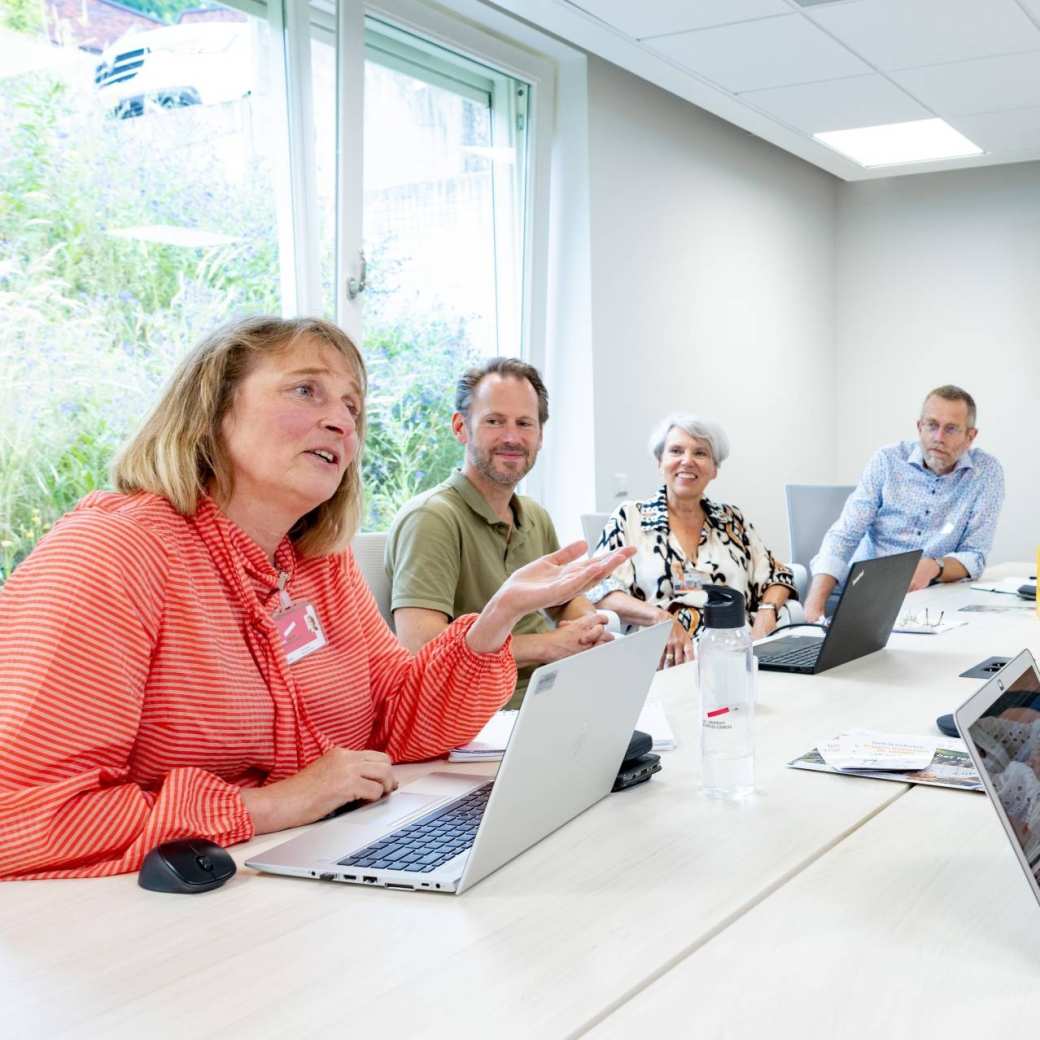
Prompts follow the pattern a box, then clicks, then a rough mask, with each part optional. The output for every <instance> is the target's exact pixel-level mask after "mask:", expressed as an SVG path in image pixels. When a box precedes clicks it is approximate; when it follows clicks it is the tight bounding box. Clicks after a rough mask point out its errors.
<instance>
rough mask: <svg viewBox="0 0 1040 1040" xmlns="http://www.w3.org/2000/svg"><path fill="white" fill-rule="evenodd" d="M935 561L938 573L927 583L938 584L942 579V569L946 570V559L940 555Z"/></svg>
mask: <svg viewBox="0 0 1040 1040" xmlns="http://www.w3.org/2000/svg"><path fill="white" fill-rule="evenodd" d="M935 562H936V563H937V564H939V573H938V574H937V575H936V576H935V577H934V578H932V580H931V581H930V582H929V583H928V584H929V585H938V584H939V582H940V581H942V576H943V571H944V570H946V561H945V559H944V558H943V557H942V556H940V557H939V558H938V559H937V560H936V561H935Z"/></svg>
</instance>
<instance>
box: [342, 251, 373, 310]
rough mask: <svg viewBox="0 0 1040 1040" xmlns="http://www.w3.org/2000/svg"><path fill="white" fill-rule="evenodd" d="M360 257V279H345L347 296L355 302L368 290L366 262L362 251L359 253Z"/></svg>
mask: <svg viewBox="0 0 1040 1040" xmlns="http://www.w3.org/2000/svg"><path fill="white" fill-rule="evenodd" d="M360 256H361V277H360V278H353V277H351V278H348V279H347V296H348V297H349V298H350V299H351V300H356V299H357V298H358V297H359V296H360V295H361V294H362V293H363V292H364V291H365V290H366V289H367V288H368V262H367V261H366V260H365V251H364V250H362V251H361V253H360Z"/></svg>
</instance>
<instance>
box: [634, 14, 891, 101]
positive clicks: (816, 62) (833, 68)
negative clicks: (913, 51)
mask: <svg viewBox="0 0 1040 1040" xmlns="http://www.w3.org/2000/svg"><path fill="white" fill-rule="evenodd" d="M644 46H645V47H647V48H648V49H650V50H653V51H656V52H658V53H660V54H663V55H666V56H667V57H669V58H671V59H672V60H673V61H675V62H676V63H677V64H679V65H682V66H683V67H684V68H687V69H689V70H690V71H691V72H696V73H698V74H699V75H701V76H704V77H706V78H707V79H710V80H713V81H714V82H715V83H718V84H719V85H720V86H722V87H724V88H725V89H726V90H729V91H731V92H733V93H739V92H741V91H744V90H760V89H765V88H767V87H783V86H789V85H791V84H795V83H811V82H814V81H819V80H826V79H839V78H841V77H842V76H855V75H857V74H859V73H866V72H870V71H871V70H870V68H869V67H868V66H866V65H864V63H863V62H862V61H860V60H859V59H858V58H857V57H856V56H855V55H853V54H850V53H849V52H848V51H847V50H846V49H845V48H844V47H842V46H841V45H840V44H838V43H835V42H834V40H832V39H830V38H829V37H828V36H827V35H826V33H823V32H821V31H820V30H819V29H817V28H816V27H815V26H813V25H810V24H809V22H807V21H806V20H805V19H804V18H802V17H801V15H797V14H793V15H787V16H783V17H780V18H763V19H762V20H761V21H757V22H741V23H739V24H737V25H724V26H720V27H719V28H715V29H701V30H699V31H697V32H688V33H681V34H679V35H677V36H661V37H658V38H657V39H654V40H647V41H646V43H645V44H644Z"/></svg>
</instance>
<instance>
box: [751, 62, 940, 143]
mask: <svg viewBox="0 0 1040 1040" xmlns="http://www.w3.org/2000/svg"><path fill="white" fill-rule="evenodd" d="M740 100H741V101H746V102H747V103H748V104H751V105H754V106H755V107H756V108H758V109H761V110H762V111H764V112H767V113H768V114H769V115H772V116H775V117H776V118H777V119H779V120H781V121H782V122H784V123H786V124H787V125H788V126H791V127H794V128H795V129H797V130H804V131H805V133H807V134H815V133H820V132H822V131H825V130H851V129H853V128H855V127H861V126H880V125H881V124H883V123H905V122H908V121H909V120H911V119H929V118H931V116H932V113H931V112H929V111H928V109H927V108H925V107H924V106H923V105H919V104H918V103H917V102H916V101H914V99H913V98H911V97H908V96H907V95H906V94H905V93H904V92H903V91H902V90H900V89H899V87H897V86H895V85H894V84H892V83H890V82H889V81H888V80H887V79H885V77H884V76H881V75H877V74H872V75H870V76H852V77H851V78H849V79H837V80H830V81H828V82H825V83H805V84H802V85H800V86H797V87H777V88H775V89H773V90H752V91H749V92H748V93H745V94H741V95H740Z"/></svg>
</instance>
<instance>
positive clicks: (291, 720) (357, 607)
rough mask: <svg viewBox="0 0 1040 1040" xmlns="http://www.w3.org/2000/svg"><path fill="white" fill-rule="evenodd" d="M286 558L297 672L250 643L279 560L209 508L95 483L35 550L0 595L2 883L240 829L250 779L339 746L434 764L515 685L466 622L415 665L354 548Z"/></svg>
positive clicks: (284, 550)
mask: <svg viewBox="0 0 1040 1040" xmlns="http://www.w3.org/2000/svg"><path fill="white" fill-rule="evenodd" d="M213 531H216V532H218V534H219V536H220V538H221V539H222V544H223V545H224V546H225V547H226V548H227V550H228V551H227V553H226V554H224V555H222V554H221V553H216V552H214V551H213V549H212V538H211V537H209V535H207V532H210V534H212V532H213ZM275 563H276V565H277V566H278V567H279V568H281V569H284V570H286V571H288V573H289V575H290V577H289V582H288V587H287V588H288V592H289V594H290V595H291V596H292V598H293V600H294V601H300V600H309V601H310V602H312V603H313V604H314V605H315V607H316V608H317V612H318V616H319V617H320V619H321V622H322V626H323V628H324V630H325V634H326V636H327V638H328V641H329V645H328V646H326V647H324V648H323V649H321V650H318V651H316V652H315V653H312V654H310V655H309V656H307V657H305V658H303V659H302V660H300V661H297V662H296V663H295V664H294V665H291V666H290V665H288V664H286V663H285V659H284V656H282V657H281V658H280V659H276V657H275V655H281V654H282V651H281V649H280V647H279V646H278V645H277V643H276V642H272V643H271V644H270V645H268V646H265V645H264V644H263V642H262V641H260V642H258V639H257V637H256V632H257V631H261V632H269V633H273V628H272V626H271V625H270V622H269V621H268V620H267V619H268V618H269V617H270V615H271V614H273V613H274V612H275V610H276V609H277V607H278V596H277V591H276V583H277V575H278V571H277V570H276V569H275V567H272V565H271V563H270V562H269V561H268V560H267V558H266V556H265V555H264V553H263V551H262V550H261V549H260V548H259V547H258V546H257V545H256V544H255V543H254V542H252V541H251V540H250V539H249V538H248V537H247V536H246V535H245V534H244V533H243V532H242V531H241V530H239V529H238V528H237V527H235V525H234V524H232V523H231V522H230V521H229V520H227V518H226V517H224V516H223V515H222V514H220V512H219V511H218V510H217V509H216V507H215V506H214V505H213V504H212V502H210V501H209V500H206V501H205V502H204V503H203V504H202V505H201V506H200V507H199V511H198V512H197V513H196V515H195V516H194V517H187V518H186V517H182V516H180V515H178V514H177V513H176V512H175V511H174V509H173V508H172V507H171V506H170V505H169V503H167V502H166V501H165V500H164V499H162V498H159V497H157V496H154V495H145V494H139V495H132V496H126V495H116V494H111V493H105V492H102V493H97V494H94V495H91V496H88V498H86V499H84V501H83V502H82V503H80V505H79V506H78V507H77V508H76V509H75V510H73V511H72V512H71V513H69V514H68V515H67V516H66V517H65V518H64V519H63V520H62V521H61V522H60V523H59V524H58V525H56V527H55V528H54V530H53V531H52V532H51V534H49V535H48V536H47V537H46V538H45V539H44V540H43V541H42V542H41V543H40V544H39V546H37V548H36V550H35V551H34V552H33V554H32V555H31V556H30V557H29V559H27V560H26V561H25V562H24V563H23V564H22V565H21V566H20V567H19V568H18V570H17V571H16V572H15V573H14V574H13V575H12V577H11V578H10V579H9V580H8V582H7V584H6V586H4V588H3V589H2V590H0V877H2V878H5V879H10V878H16V877H20V878H45V877H83V876H89V875H107V874H118V873H122V872H125V871H130V870H136V869H137V868H138V867H139V866H140V864H141V861H142V859H143V858H144V855H145V853H147V851H148V850H149V849H150V848H152V847H153V846H155V845H157V844H159V843H160V842H162V841H169V840H171V839H174V838H178V837H187V836H198V837H205V838H209V839H211V840H212V841H216V842H218V843H220V844H222V845H230V844H233V843H235V842H239V841H245V840H247V839H248V838H250V837H252V834H253V826H252V821H251V819H250V817H249V814H248V813H247V812H246V810H245V807H244V806H243V804H242V800H241V798H240V796H239V789H240V788H242V787H254V786H258V785H261V784H263V783H265V782H266V781H268V780H269V779H278V778H279V777H281V776H288V775H291V774H292V773H294V772H296V771H297V770H298V769H299V768H301V767H302V766H303V765H306V764H307V763H308V762H310V761H313V759H314V758H316V757H317V756H318V755H319V754H320V753H321V747H328V746H331V745H333V744H336V745H340V746H342V747H348V748H377V749H379V750H384V751H386V752H387V753H388V754H389V755H390V757H391V758H392V759H393V760H394V761H398V762H399V761H408V760H411V761H415V760H420V759H425V758H432V757H435V756H437V755H440V754H443V753H444V752H445V751H447V750H449V749H450V748H452V747H454V746H456V745H457V744H461V743H465V742H466V741H468V740H470V739H472V738H473V736H475V735H476V733H477V732H478V731H479V730H480V728H481V726H482V725H483V724H484V723H485V722H486V721H487V719H488V718H489V717H490V716H491V715H492V713H493V712H494V711H496V710H497V709H498V708H499V707H501V705H502V704H503V703H505V701H506V700H508V698H509V697H510V696H511V694H512V691H513V685H514V683H515V681H516V666H515V663H514V661H513V657H512V654H511V653H510V651H509V643H508V641H507V643H506V645H505V646H503V647H502V649H501V651H499V652H498V653H497V654H476V653H474V652H473V651H471V650H470V649H469V647H468V645H467V644H466V641H465V634H466V631H467V630H468V628H469V626H470V625H471V624H472V622H473V620H474V619H473V617H472V616H469V617H465V618H460V619H458V620H457V621H456V622H455V623H454V624H452V625H451V626H450V627H449V628H448V630H447V631H446V632H444V633H443V634H442V635H441V636H440V637H439V638H438V639H436V640H434V641H433V642H431V643H430V644H428V645H427V646H426V647H424V648H423V650H422V651H421V652H420V653H419V654H418V655H417V656H416V657H414V658H413V657H412V656H411V655H410V654H409V653H408V651H407V650H405V649H404V647H402V646H401V645H400V644H399V643H398V642H397V641H396V639H394V637H393V634H392V633H391V632H390V630H389V629H388V628H387V626H386V623H385V622H384V621H383V619H382V617H381V616H380V614H379V610H378V608H377V607H376V604H375V601H374V600H373V598H372V594H371V593H370V592H369V590H368V588H367V586H366V585H365V584H364V581H363V579H362V577H361V575H360V573H359V571H358V568H357V565H356V563H355V561H354V558H353V555H352V554H351V553H350V552H349V551H348V552H345V553H342V554H338V555H335V556H324V557H317V558H310V559H306V558H300V557H297V556H296V555H295V553H294V551H293V549H292V547H291V545H290V543H289V542H288V541H286V542H283V544H282V546H280V547H279V550H278V552H277V553H276V556H275ZM232 569H233V570H234V572H235V573H228V572H229V570H232ZM243 575H244V584H243V582H242V580H241V578H242V576H243ZM236 576H237V577H236ZM243 600H245V602H243ZM257 613H258V614H259V615H261V616H260V617H259V618H257V617H253V618H252V621H251V620H250V619H251V616H252V615H254V614H257ZM251 623H252V624H253V625H254V630H253V633H252V635H251V636H250V637H249V638H247V634H248V633H247V627H248V626H249V624H251ZM257 625H259V626H260V627H259V628H256V627H255V626H257ZM271 638H272V639H275V638H276V637H274V636H273V635H272V637H271ZM279 676H284V679H283V680H279V679H278V677H279Z"/></svg>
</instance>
